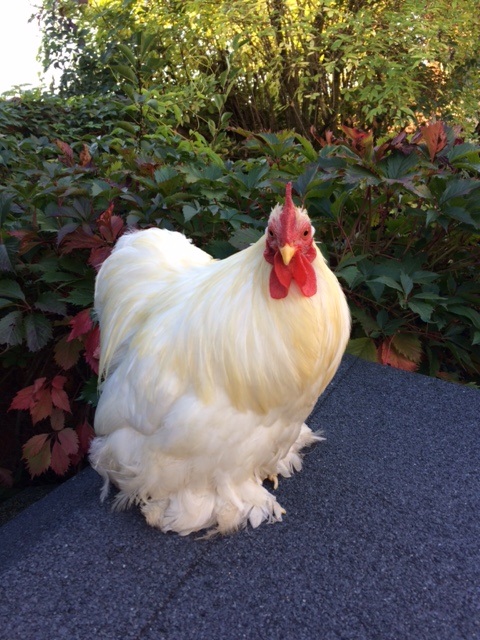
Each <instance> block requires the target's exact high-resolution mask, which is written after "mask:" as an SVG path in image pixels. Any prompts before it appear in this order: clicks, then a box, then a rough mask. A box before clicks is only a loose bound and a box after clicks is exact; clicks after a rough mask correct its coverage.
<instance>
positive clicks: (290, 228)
mask: <svg viewBox="0 0 480 640" xmlns="http://www.w3.org/2000/svg"><path fill="white" fill-rule="evenodd" d="M295 217H296V216H295V204H294V202H293V200H292V183H291V182H287V184H286V186H285V204H284V205H283V208H282V213H281V214H280V222H281V225H282V238H281V240H282V244H281V246H283V245H284V244H285V243H288V244H290V243H291V242H292V241H293V238H294V235H295Z"/></svg>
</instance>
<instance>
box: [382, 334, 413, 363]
mask: <svg viewBox="0 0 480 640" xmlns="http://www.w3.org/2000/svg"><path fill="white" fill-rule="evenodd" d="M377 353H378V359H379V362H381V363H382V364H387V365H390V366H391V367H395V368H396V369H403V370H404V371H416V370H417V369H418V364H417V363H416V362H412V361H411V360H409V359H408V358H406V357H405V356H402V354H400V353H398V351H397V350H396V349H395V347H394V346H393V344H392V339H391V338H389V339H388V340H385V341H384V342H382V344H381V345H380V347H379V348H378V352H377Z"/></svg>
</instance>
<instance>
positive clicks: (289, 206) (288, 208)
mask: <svg viewBox="0 0 480 640" xmlns="http://www.w3.org/2000/svg"><path fill="white" fill-rule="evenodd" d="M294 210H295V204H294V202H293V200H292V183H291V182H287V184H286V185H285V204H284V205H283V211H285V212H288V213H289V214H290V213H293V212H294Z"/></svg>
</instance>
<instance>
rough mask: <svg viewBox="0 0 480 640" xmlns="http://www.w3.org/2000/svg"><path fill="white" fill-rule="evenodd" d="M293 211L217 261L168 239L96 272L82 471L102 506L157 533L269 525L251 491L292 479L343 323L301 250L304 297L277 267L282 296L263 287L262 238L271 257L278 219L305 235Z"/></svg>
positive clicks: (142, 241) (334, 299)
mask: <svg viewBox="0 0 480 640" xmlns="http://www.w3.org/2000/svg"><path fill="white" fill-rule="evenodd" d="M289 197H290V192H289V191H288V190H287V201H288V198H289ZM290 202H291V198H290ZM292 207H293V203H291V206H290V207H288V206H287V203H286V204H285V206H284V207H283V209H282V207H280V206H277V207H276V208H275V209H274V211H273V212H272V214H271V216H270V221H269V227H268V229H267V232H266V237H265V238H262V239H261V240H259V241H258V242H257V243H256V244H254V245H252V246H251V247H249V248H247V249H245V250H244V251H241V252H239V253H237V254H235V255H233V256H231V257H229V258H227V259H225V260H221V261H215V260H213V259H212V258H211V257H210V256H209V255H208V254H206V253H205V252H203V251H201V250H200V249H198V248H196V247H194V246H193V245H192V244H191V243H190V242H189V241H188V240H187V239H186V238H185V237H184V236H183V235H181V234H179V233H175V232H170V231H166V230H160V229H148V230H145V231H139V232H134V233H130V234H127V235H124V236H123V237H122V238H121V239H120V240H119V242H118V243H117V245H116V247H115V249H114V251H113V253H112V255H111V256H110V257H109V258H108V259H107V260H106V261H105V263H104V265H103V266H102V268H101V270H100V272H99V274H98V278H97V283H96V293H95V307H96V311H97V314H98V318H99V322H100V330H101V359H100V371H101V375H102V376H103V377H104V382H103V386H102V393H101V397H100V401H99V405H98V408H97V413H96V418H95V430H96V434H97V437H96V438H95V439H94V441H93V443H92V448H91V461H92V464H93V466H94V468H95V469H96V470H97V471H98V472H99V473H100V474H101V475H102V476H103V477H104V479H105V485H104V490H103V497H105V495H106V494H107V492H108V486H109V482H110V481H111V482H113V483H114V484H115V485H116V486H117V487H118V488H119V489H120V492H119V493H118V494H117V497H116V504H117V506H119V507H124V506H127V505H129V504H130V503H131V502H136V503H138V504H140V505H141V509H142V512H143V513H144V515H145V518H146V520H147V522H148V523H149V524H151V525H153V526H156V527H159V528H160V529H162V530H163V531H170V530H173V531H176V532H178V533H180V534H182V535H185V534H188V533H191V532H193V531H199V530H201V529H205V528H213V530H214V531H219V532H222V533H224V532H230V531H234V530H236V529H238V528H239V527H241V526H243V525H245V524H246V523H247V522H248V521H249V522H250V524H251V525H252V526H253V527H256V526H258V525H259V524H260V523H261V522H262V521H264V520H268V521H276V520H281V516H282V512H283V510H282V508H281V507H280V505H279V504H278V502H277V501H276V499H275V497H274V496H273V495H272V494H271V493H269V492H268V491H267V489H266V488H265V487H263V485H262V482H263V480H264V479H265V478H268V477H271V478H275V477H276V476H277V475H278V474H280V475H283V476H286V477H288V476H290V474H291V473H292V471H293V470H299V469H300V468H301V466H302V462H301V456H300V453H299V452H300V450H301V449H302V448H303V447H304V446H305V445H308V444H311V443H312V442H314V441H315V440H317V439H319V438H318V436H316V435H315V434H313V433H312V432H311V430H310V429H309V428H308V427H307V426H306V425H305V424H304V421H305V419H306V418H307V416H308V415H309V413H310V412H311V410H312V408H313V406H314V404H315V402H316V400H317V398H318V396H319V395H320V393H322V391H323V390H324V389H325V387H326V385H327V384H328V383H329V382H330V380H331V379H332V377H333V375H334V373H335V371H336V369H337V367H338V365H339V362H340V359H341V356H342V354H343V351H344V348H345V344H346V341H347V339H348V335H349V328H350V319H349V313H348V308H347V305H346V301H345V298H344V296H343V293H342V291H341V288H340V286H339V284H338V281H337V279H336V277H335V276H334V275H333V273H332V272H331V271H330V270H329V268H328V267H327V265H326V264H325V261H324V259H323V258H322V256H321V254H320V252H319V251H318V249H317V248H316V246H315V245H314V244H313V243H312V242H311V243H310V245H311V246H310V245H309V246H310V249H309V250H310V252H312V251H314V253H313V254H312V253H310V255H311V256H313V257H311V258H309V262H308V264H310V263H311V265H312V267H313V269H312V271H311V276H310V275H309V276H308V277H312V278H313V277H315V279H316V293H314V294H313V295H312V294H311V292H309V293H308V295H304V293H302V291H301V289H300V287H299V286H297V282H296V279H297V280H298V281H300V279H301V278H300V276H299V275H296V274H297V272H296V271H295V267H294V266H293V267H288V262H289V260H288V258H287V260H286V263H287V266H283V263H282V266H281V268H280V267H279V268H278V269H277V271H278V273H279V275H280V279H281V280H282V278H283V276H282V269H284V270H288V269H290V270H291V272H292V274H293V280H292V283H291V286H288V287H287V289H288V294H285V296H284V297H281V298H280V297H279V296H278V295H277V294H278V291H277V293H275V287H273V288H272V277H273V276H272V275H271V272H272V270H275V269H276V268H277V267H272V261H271V260H270V261H267V259H266V257H265V256H264V252H265V250H266V247H269V246H270V245H269V234H270V235H271V236H272V237H273V244H272V243H271V245H272V246H271V247H270V249H271V251H273V252H274V253H278V251H281V252H282V256H283V255H284V245H285V244H287V243H285V242H283V240H284V239H285V233H284V229H283V227H284V226H285V219H286V215H287V214H288V215H289V216H290V218H292V215H294V217H295V220H296V224H297V226H298V230H299V229H300V227H301V225H303V227H302V228H304V227H305V224H306V222H305V220H307V221H308V224H310V223H309V220H308V217H307V216H306V212H305V211H304V210H302V209H299V208H293V209H292ZM282 216H283V217H282ZM282 220H283V222H282ZM290 222H291V220H290ZM273 231H274V232H275V237H274V236H273V233H272V232H273ZM312 231H313V229H312ZM287 236H288V238H287V240H289V242H288V244H289V246H290V245H295V242H294V241H292V239H291V238H290V236H291V230H290V231H289V232H288V233H287ZM282 243H283V244H282ZM277 245H278V246H277ZM312 246H313V247H314V250H312V248H311V247H312ZM295 251H298V252H299V255H300V253H301V252H302V251H304V252H305V249H304V248H303V246H300V244H299V243H297V245H295ZM292 252H293V249H292ZM272 255H273V254H272ZM305 264H307V263H306V262H305ZM307 267H308V265H307ZM308 268H309V269H311V267H308ZM301 277H302V278H303V275H302V276H301ZM269 282H270V289H269ZM277 289H278V287H277ZM273 295H276V297H272V296H273ZM280 295H283V293H281V294H280Z"/></svg>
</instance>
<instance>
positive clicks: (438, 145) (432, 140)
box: [420, 121, 447, 162]
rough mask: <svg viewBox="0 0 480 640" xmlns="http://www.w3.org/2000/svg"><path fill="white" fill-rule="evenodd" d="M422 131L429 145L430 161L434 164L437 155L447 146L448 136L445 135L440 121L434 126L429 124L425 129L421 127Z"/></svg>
mask: <svg viewBox="0 0 480 640" xmlns="http://www.w3.org/2000/svg"><path fill="white" fill-rule="evenodd" d="M420 131H421V132H422V137H423V139H424V140H425V142H426V143H427V147H428V152H429V154H430V160H431V161H432V162H433V160H434V159H435V156H436V155H437V153H438V152H439V151H441V150H442V149H443V148H445V147H446V145H447V134H446V133H445V127H444V125H443V122H441V121H438V122H434V123H433V124H427V125H425V126H424V127H420Z"/></svg>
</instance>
